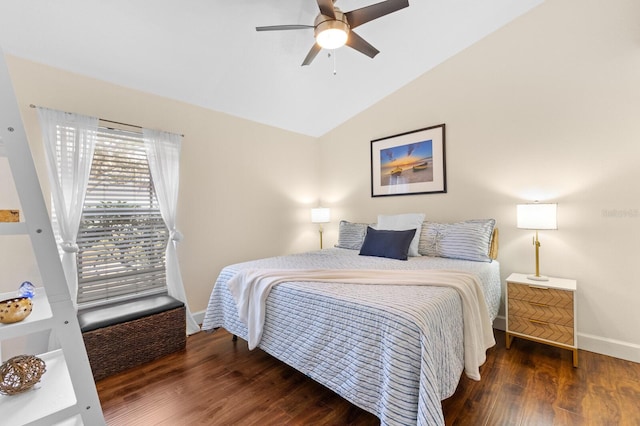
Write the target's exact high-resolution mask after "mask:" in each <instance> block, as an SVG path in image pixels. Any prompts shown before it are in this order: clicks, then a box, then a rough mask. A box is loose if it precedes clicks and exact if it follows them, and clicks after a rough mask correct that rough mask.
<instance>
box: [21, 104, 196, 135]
mask: <svg viewBox="0 0 640 426" xmlns="http://www.w3.org/2000/svg"><path fill="white" fill-rule="evenodd" d="M37 107H38V106H37V105H34V104H29V108H37ZM98 120H100V121H104V122H106V123H112V124H119V125H121V126H127V127H133V128H135V129H140V130H142V129H143V127H142V126H137V125H135V124H127V123H121V122H120V121H113V120H107V119H105V118H98ZM180 136H182V137H183V138H184V134H182V133H181V134H180Z"/></svg>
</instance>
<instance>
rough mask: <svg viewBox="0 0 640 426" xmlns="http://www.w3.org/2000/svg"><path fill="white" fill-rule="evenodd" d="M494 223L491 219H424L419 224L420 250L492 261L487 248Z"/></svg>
mask: <svg viewBox="0 0 640 426" xmlns="http://www.w3.org/2000/svg"><path fill="white" fill-rule="evenodd" d="M495 223H496V221H495V220H494V219H476V220H468V221H464V222H456V223H434V222H426V223H425V224H424V225H423V227H422V233H421V238H420V246H419V247H420V252H421V254H423V255H426V256H437V257H448V258H452V259H463V260H473V261H476V262H491V258H490V257H489V248H490V245H491V236H492V234H493V228H494V227H495ZM425 228H426V229H425Z"/></svg>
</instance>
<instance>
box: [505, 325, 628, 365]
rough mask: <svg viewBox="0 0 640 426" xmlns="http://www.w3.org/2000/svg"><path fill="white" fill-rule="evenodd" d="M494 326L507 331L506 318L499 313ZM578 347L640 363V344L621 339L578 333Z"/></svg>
mask: <svg viewBox="0 0 640 426" xmlns="http://www.w3.org/2000/svg"><path fill="white" fill-rule="evenodd" d="M493 328H495V329H498V330H502V331H505V330H506V329H507V320H506V318H505V317H504V316H501V315H498V316H497V317H496V319H495V320H494V321H493ZM578 349H581V350H585V351H589V352H595V353H597V354H601V355H607V356H612V357H614V358H620V359H624V360H627V361H632V362H637V363H640V345H636V344H634V343H629V342H623V341H621V340H615V339H609V338H606V337H602V336H594V335H592V334H586V333H578Z"/></svg>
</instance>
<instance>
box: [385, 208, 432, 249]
mask: <svg viewBox="0 0 640 426" xmlns="http://www.w3.org/2000/svg"><path fill="white" fill-rule="evenodd" d="M422 222H424V213H406V214H394V215H389V216H385V215H378V225H377V226H376V229H386V230H389V231H406V230H407V229H415V230H416V235H415V236H414V237H413V240H411V245H410V246H409V256H420V253H418V244H419V243H420V231H421V229H422Z"/></svg>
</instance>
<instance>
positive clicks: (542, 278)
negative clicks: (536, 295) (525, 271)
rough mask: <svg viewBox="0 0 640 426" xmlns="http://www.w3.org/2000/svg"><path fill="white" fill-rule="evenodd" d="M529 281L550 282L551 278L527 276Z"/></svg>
mask: <svg viewBox="0 0 640 426" xmlns="http://www.w3.org/2000/svg"><path fill="white" fill-rule="evenodd" d="M527 279H528V280H533V281H549V277H545V276H544V275H527Z"/></svg>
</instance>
